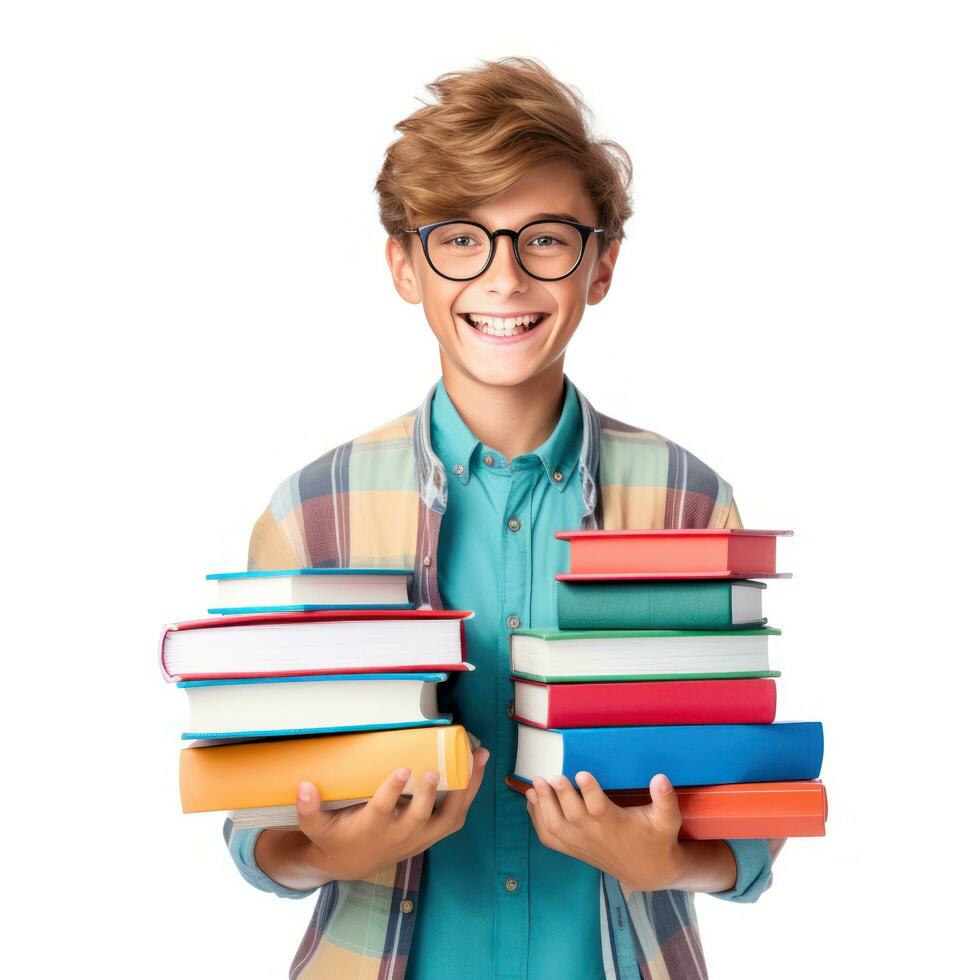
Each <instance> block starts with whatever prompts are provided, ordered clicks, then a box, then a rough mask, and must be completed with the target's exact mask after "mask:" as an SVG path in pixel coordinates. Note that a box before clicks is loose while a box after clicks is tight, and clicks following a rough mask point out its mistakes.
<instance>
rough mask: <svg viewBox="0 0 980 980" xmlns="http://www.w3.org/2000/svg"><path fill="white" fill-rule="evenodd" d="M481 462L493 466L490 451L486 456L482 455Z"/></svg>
mask: <svg viewBox="0 0 980 980" xmlns="http://www.w3.org/2000/svg"><path fill="white" fill-rule="evenodd" d="M483 462H484V463H486V464H487V466H493V456H491V455H490V453H487V454H486V456H484V457H483Z"/></svg>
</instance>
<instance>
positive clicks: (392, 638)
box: [160, 609, 473, 681]
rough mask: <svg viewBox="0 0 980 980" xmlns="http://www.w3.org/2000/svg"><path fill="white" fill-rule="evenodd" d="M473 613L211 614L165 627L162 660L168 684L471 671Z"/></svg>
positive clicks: (424, 611)
mask: <svg viewBox="0 0 980 980" xmlns="http://www.w3.org/2000/svg"><path fill="white" fill-rule="evenodd" d="M472 615H473V614H472V612H469V611H462V610H449V609H405V610H395V609H373V610H359V611H358V610H355V611H351V610H322V611H319V612H308V613H282V614H276V615H262V614H256V615H250V616H216V617H214V618H213V619H198V620H193V621H191V622H186V623H173V624H171V625H170V626H167V627H165V629H164V631H163V638H162V640H161V644H160V663H161V668H162V670H163V675H164V677H165V678H166V679H167V680H168V681H173V680H178V679H180V680H210V679H214V678H222V677H268V676H274V677H280V676H288V675H301V674H329V673H348V674H361V673H371V672H374V671H380V672H382V673H384V672H391V671H397V672H399V673H408V672H413V673H414V672H419V671H423V672H424V671H433V670H435V671H447V670H469V669H470V668H469V666H468V665H467V664H466V633H465V630H464V627H463V621H464V620H465V619H468V618H470V617H471V616H472Z"/></svg>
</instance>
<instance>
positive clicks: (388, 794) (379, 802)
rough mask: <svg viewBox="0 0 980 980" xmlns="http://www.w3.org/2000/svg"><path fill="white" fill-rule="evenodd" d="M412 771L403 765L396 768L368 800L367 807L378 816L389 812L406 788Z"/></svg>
mask: <svg viewBox="0 0 980 980" xmlns="http://www.w3.org/2000/svg"><path fill="white" fill-rule="evenodd" d="M411 774H412V771H411V770H410V769H407V768H405V767H404V766H402V768H401V769H396V770H395V771H394V772H393V773H392V774H391V775H390V776H389V777H388V778H387V779H386V780H385V781H384V782H383V783H382V784H381V785H380V786H379V787H378V788H377V789H376V790H375V791H374V795H373V796H372V797H371V799H369V800H368V801H367V803H366V804H365V808H366V809H367V810H369V811H370V812H371V813H373V814H374V815H376V816H380V815H382V814H389V813H391V812H392V810H394V809H395V805H396V804H397V803H398V798H399V797H400V796H401V795H402V793H403V792H404V790H405V784H406V783H407V782H408V777H409V776H411Z"/></svg>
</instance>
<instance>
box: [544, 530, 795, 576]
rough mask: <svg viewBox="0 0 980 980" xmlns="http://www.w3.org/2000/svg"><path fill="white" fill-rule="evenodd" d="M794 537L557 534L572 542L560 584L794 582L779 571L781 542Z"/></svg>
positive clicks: (626, 532) (761, 533)
mask: <svg viewBox="0 0 980 980" xmlns="http://www.w3.org/2000/svg"><path fill="white" fill-rule="evenodd" d="M792 533H793V532H792V531H753V530H746V529H741V528H664V529H661V530H635V531H631V530H617V531H557V532H556V533H555V537H556V538H559V539H561V540H562V541H568V542H569V545H570V549H569V550H570V562H569V570H568V572H567V573H563V574H560V575H556V576H555V578H556V579H558V580H559V581H560V582H574V581H578V580H588V579H642V578H789V575H788V574H787V573H781V572H777V571H776V538H777V537H780V536H784V535H791V534H792Z"/></svg>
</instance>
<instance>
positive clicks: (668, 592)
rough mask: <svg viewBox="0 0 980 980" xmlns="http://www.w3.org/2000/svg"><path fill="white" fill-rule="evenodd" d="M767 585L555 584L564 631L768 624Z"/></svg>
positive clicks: (672, 582) (737, 582) (727, 627)
mask: <svg viewBox="0 0 980 980" xmlns="http://www.w3.org/2000/svg"><path fill="white" fill-rule="evenodd" d="M765 587H766V585H765V583H764V582H750V581H744V580H738V579H735V580H733V579H700V580H682V579H676V580H647V581H621V582H615V581H594V582H555V590H556V605H557V611H558V627H559V629H563V630H591V629H606V630H730V629H746V628H748V627H757V626H764V625H765V624H766V618H765V616H763V615H762V592H763V590H764V589H765Z"/></svg>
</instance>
